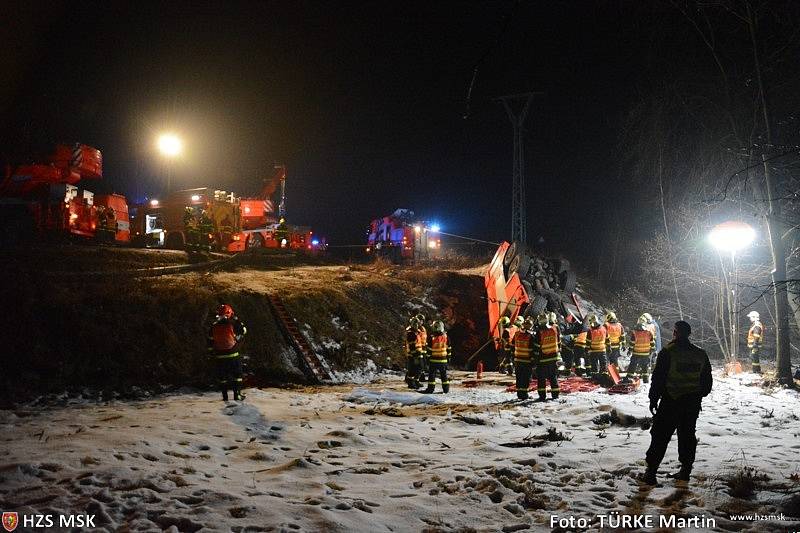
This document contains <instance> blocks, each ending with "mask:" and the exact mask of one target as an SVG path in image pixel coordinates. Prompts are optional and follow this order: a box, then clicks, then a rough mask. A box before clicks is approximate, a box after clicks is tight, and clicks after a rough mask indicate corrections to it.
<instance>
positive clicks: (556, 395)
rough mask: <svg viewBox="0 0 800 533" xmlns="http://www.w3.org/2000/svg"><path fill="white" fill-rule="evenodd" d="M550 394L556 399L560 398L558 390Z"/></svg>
mask: <svg viewBox="0 0 800 533" xmlns="http://www.w3.org/2000/svg"><path fill="white" fill-rule="evenodd" d="M550 394H551V395H552V396H553V399H554V400H558V393H557V392H551V393H550Z"/></svg>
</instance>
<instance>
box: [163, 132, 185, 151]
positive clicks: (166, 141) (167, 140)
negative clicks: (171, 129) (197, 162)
mask: <svg viewBox="0 0 800 533" xmlns="http://www.w3.org/2000/svg"><path fill="white" fill-rule="evenodd" d="M158 150H159V151H160V152H161V153H162V154H164V155H166V156H169V157H174V156H176V155H178V154H180V153H181V151H182V150H183V142H181V140H180V139H179V138H178V137H176V136H175V135H173V134H171V133H164V134H163V135H161V136H159V138H158Z"/></svg>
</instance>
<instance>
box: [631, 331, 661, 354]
mask: <svg viewBox="0 0 800 533" xmlns="http://www.w3.org/2000/svg"><path fill="white" fill-rule="evenodd" d="M655 346H656V345H655V341H654V340H653V333H652V332H651V331H650V330H649V329H635V330H633V355H650V353H651V352H652V351H653V350H654V349H655Z"/></svg>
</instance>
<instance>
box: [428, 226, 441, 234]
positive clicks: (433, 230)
mask: <svg viewBox="0 0 800 533" xmlns="http://www.w3.org/2000/svg"><path fill="white" fill-rule="evenodd" d="M441 229H442V228H441V227H440V226H439V224H433V225H432V226H431V231H432V232H433V233H439V231H441Z"/></svg>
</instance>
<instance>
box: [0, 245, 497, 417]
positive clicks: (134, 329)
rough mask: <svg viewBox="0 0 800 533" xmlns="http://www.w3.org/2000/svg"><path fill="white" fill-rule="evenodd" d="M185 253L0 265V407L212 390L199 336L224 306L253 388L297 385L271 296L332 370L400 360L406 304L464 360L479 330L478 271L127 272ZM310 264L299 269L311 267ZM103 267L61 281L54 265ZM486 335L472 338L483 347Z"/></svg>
mask: <svg viewBox="0 0 800 533" xmlns="http://www.w3.org/2000/svg"><path fill="white" fill-rule="evenodd" d="M181 261H183V257H182V256H181V255H180V254H177V255H176V254H174V253H170V252H167V253H164V252H148V251H131V250H114V249H94V248H89V247H70V248H64V249H58V250H47V249H45V250H35V251H34V252H30V253H27V254H23V255H20V256H16V257H14V259H13V260H11V261H0V274H2V280H3V281H2V283H0V301H4V302H13V305H12V306H11V308H10V309H11V310H12V312H11V313H9V314H8V316H7V319H6V327H4V328H2V329H0V346H3V348H4V349H3V350H2V356H0V357H1V358H2V359H0V362H2V364H3V368H6V369H8V372H7V373H4V374H6V376H7V377H6V378H5V379H4V380H3V381H2V385H1V386H0V400H2V401H3V402H4V403H6V404H7V403H9V402H11V401H20V400H24V399H26V398H30V397H31V396H34V395H37V394H40V393H48V392H60V391H63V390H65V389H78V390H80V389H83V388H89V389H92V390H97V391H105V397H108V396H109V395H111V394H112V392H121V391H130V390H131V388H132V387H134V386H135V387H139V388H142V389H146V390H164V389H169V388H174V387H181V386H192V387H206V386H207V384H208V383H211V382H213V377H212V376H213V368H212V365H211V364H210V363H211V362H210V361H209V360H208V359H207V357H206V356H205V334H206V327H207V324H208V323H209V321H210V320H211V319H212V318H213V312H214V309H215V308H216V307H217V305H218V304H219V303H221V302H223V301H224V302H228V303H230V304H231V305H233V306H234V308H235V309H236V310H237V312H238V313H239V315H240V316H241V318H242V319H243V321H244V322H245V323H246V324H247V326H248V329H249V334H248V337H247V341H246V346H245V348H244V350H243V352H244V355H245V357H246V367H247V371H248V373H250V374H251V380H252V382H253V383H259V384H266V383H271V384H281V383H285V382H287V381H289V382H302V381H304V380H305V376H304V375H303V372H302V367H301V365H300V362H299V360H298V358H297V357H296V355H295V354H294V352H293V351H292V350H291V349H289V347H288V344H287V343H286V341H285V340H284V338H283V336H282V334H281V332H280V329H279V328H278V326H277V324H276V323H275V320H274V317H273V315H272V312H271V310H270V307H269V304H268V302H267V298H266V295H267V294H269V293H271V292H277V293H278V294H280V295H281V296H282V298H283V299H284V301H285V303H286V305H287V307H288V308H289V310H290V311H291V312H292V314H293V315H294V316H295V318H296V319H297V320H298V322H299V323H300V324H301V329H303V330H304V331H305V332H306V333H307V334H308V335H309V337H310V338H311V340H312V342H313V343H314V344H315V346H317V347H318V349H319V350H320V352H322V354H323V355H324V356H325V357H326V359H328V360H329V362H331V363H332V364H333V365H334V367H335V368H336V369H338V370H349V369H352V368H355V367H357V366H362V365H363V364H364V362H365V361H366V360H367V359H372V360H373V361H374V363H375V364H376V365H377V366H378V367H395V368H400V367H401V365H402V364H403V354H402V348H401V345H400V333H401V330H402V327H403V326H404V324H405V322H406V320H407V318H408V316H409V315H410V314H411V313H416V312H422V313H424V314H425V315H426V316H427V317H428V318H431V319H432V318H438V317H441V318H443V319H444V320H445V321H446V322H447V324H448V327H449V328H450V332H451V336H452V338H453V341H454V342H455V343H456V350H455V358H454V359H455V361H454V362H455V364H456V365H458V364H459V363H461V362H463V361H464V360H465V359H466V357H468V355H469V354H471V353H472V351H473V350H474V349H475V348H476V347H477V346H480V344H481V343H482V337H483V336H484V335H485V333H484V332H485V331H486V324H485V320H486V319H485V311H484V309H485V302H484V301H483V300H481V297H482V291H483V282H482V280H481V278H480V277H479V276H476V275H462V274H456V273H451V272H443V271H437V270H431V269H421V270H416V269H411V268H397V267H393V266H389V265H384V264H377V265H370V266H366V265H349V266H348V265H341V264H340V265H333V264H326V263H325V262H324V261H321V260H318V259H313V258H311V259H310V260H305V259H298V258H293V257H290V256H274V255H269V254H265V255H262V256H251V257H248V258H246V259H245V260H244V261H242V262H239V263H238V264H235V265H232V266H228V267H227V268H226V270H222V271H217V272H202V271H200V272H190V273H183V274H174V275H167V276H160V277H152V278H138V279H134V278H132V277H131V276H130V275H129V271H130V270H132V269H139V268H142V267H146V266H148V265H151V266H164V265H167V264H180V262H181ZM309 261H310V262H312V263H313V264H306V263H308V262H309ZM98 270H105V271H108V272H110V274H109V275H106V276H101V277H95V276H88V275H87V276H86V277H85V278H83V277H75V276H74V275H72V276H68V277H64V276H60V274H58V273H62V272H96V271H98ZM479 341H480V342H479Z"/></svg>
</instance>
